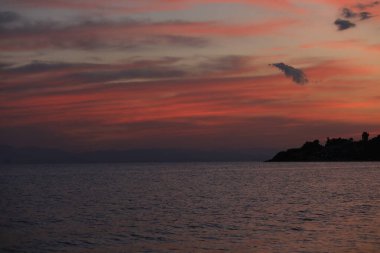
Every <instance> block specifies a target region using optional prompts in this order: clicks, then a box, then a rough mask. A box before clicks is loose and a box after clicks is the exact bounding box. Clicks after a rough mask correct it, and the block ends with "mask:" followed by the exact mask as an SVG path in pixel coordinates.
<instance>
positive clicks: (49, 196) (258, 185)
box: [0, 163, 380, 252]
mask: <svg viewBox="0 0 380 253" xmlns="http://www.w3.org/2000/svg"><path fill="white" fill-rule="evenodd" d="M0 210H1V213H0V251H4V252H380V163H265V164H264V163H194V164H191V163H189V164H185V163H184V164H103V165H22V166H21V165H18V166H16V165H13V166H11V165H8V166H3V167H2V168H1V169H0Z"/></svg>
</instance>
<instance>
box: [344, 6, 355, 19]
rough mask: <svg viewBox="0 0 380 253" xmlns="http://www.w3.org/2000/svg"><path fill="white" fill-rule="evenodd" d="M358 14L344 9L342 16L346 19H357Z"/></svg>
mask: <svg viewBox="0 0 380 253" xmlns="http://www.w3.org/2000/svg"><path fill="white" fill-rule="evenodd" d="M357 15H358V14H357V13H356V12H354V11H353V10H351V9H349V8H343V9H342V16H343V17H344V18H355V17H356V16H357Z"/></svg>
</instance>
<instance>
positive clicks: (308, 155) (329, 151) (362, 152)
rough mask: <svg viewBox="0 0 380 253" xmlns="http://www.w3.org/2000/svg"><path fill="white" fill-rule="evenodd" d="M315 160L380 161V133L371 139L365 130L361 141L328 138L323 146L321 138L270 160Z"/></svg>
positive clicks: (283, 152) (281, 153)
mask: <svg viewBox="0 0 380 253" xmlns="http://www.w3.org/2000/svg"><path fill="white" fill-rule="evenodd" d="M313 161H380V135H379V136H377V137H375V138H373V139H369V134H368V133H367V132H364V133H363V134H362V139H361V140H360V141H354V140H353V139H352V138H351V139H343V138H334V139H327V141H326V144H325V145H324V146H323V145H321V144H320V143H319V140H315V141H312V142H306V143H305V144H304V145H303V146H302V147H300V148H292V149H289V150H287V151H282V152H280V153H278V154H277V155H275V156H274V157H273V158H272V159H271V160H269V162H313Z"/></svg>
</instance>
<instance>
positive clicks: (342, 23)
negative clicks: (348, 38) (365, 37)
mask: <svg viewBox="0 0 380 253" xmlns="http://www.w3.org/2000/svg"><path fill="white" fill-rule="evenodd" d="M334 24H335V25H336V26H337V27H338V30H339V31H343V30H347V29H350V28H352V27H355V26H356V25H355V24H354V23H352V22H350V21H348V20H344V19H340V18H338V19H337V20H335V22H334Z"/></svg>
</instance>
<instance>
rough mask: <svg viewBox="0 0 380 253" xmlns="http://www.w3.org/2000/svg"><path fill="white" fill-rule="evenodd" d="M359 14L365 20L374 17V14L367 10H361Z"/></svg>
mask: <svg viewBox="0 0 380 253" xmlns="http://www.w3.org/2000/svg"><path fill="white" fill-rule="evenodd" d="M359 16H360V20H365V19H369V18H372V17H373V15H372V14H371V13H370V12H367V11H363V12H360V13H359Z"/></svg>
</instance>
